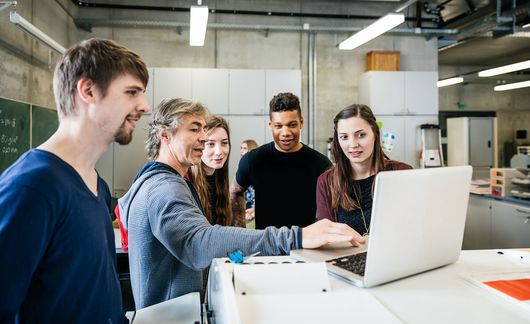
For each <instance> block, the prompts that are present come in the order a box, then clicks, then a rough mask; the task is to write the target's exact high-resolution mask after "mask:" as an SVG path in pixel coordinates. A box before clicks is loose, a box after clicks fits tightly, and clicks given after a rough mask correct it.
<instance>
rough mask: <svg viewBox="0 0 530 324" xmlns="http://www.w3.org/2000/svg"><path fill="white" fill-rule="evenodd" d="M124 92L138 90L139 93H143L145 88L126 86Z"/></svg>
mask: <svg viewBox="0 0 530 324" xmlns="http://www.w3.org/2000/svg"><path fill="white" fill-rule="evenodd" d="M125 90H138V91H141V92H145V88H143V87H138V86H126V87H125Z"/></svg>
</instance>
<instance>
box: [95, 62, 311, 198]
mask: <svg viewBox="0 0 530 324" xmlns="http://www.w3.org/2000/svg"><path fill="white" fill-rule="evenodd" d="M301 88H302V77H301V71H300V70H231V69H191V68H150V69H149V83H148V86H147V89H146V99H147V102H148V103H149V105H150V108H151V109H153V108H154V107H156V106H157V105H158V104H159V103H160V101H161V100H162V99H164V98H175V97H182V98H191V99H193V100H198V101H201V102H203V103H204V104H205V105H206V106H207V107H208V109H209V110H210V112H211V113H213V114H218V115H222V116H223V117H225V118H226V119H227V121H228V123H229V125H230V128H231V144H232V148H231V154H230V175H231V177H233V176H234V175H235V171H236V170H237V165H238V163H239V159H240V157H239V146H240V144H241V141H242V140H244V139H254V140H255V141H256V142H257V143H258V144H259V145H262V144H264V143H268V142H270V141H271V140H272V136H271V131H270V129H269V127H268V121H269V109H268V103H269V101H270V99H272V97H273V96H274V95H276V94H277V93H279V92H292V93H294V94H296V95H298V96H299V97H300V95H301ZM300 99H302V98H300ZM149 118H150V115H144V116H143V117H142V118H141V119H140V121H139V122H138V123H137V127H136V129H135V130H134V134H133V140H132V142H131V143H130V144H128V145H126V146H121V145H119V144H116V143H114V144H113V145H111V146H110V148H109V150H108V151H107V152H106V153H105V154H103V156H101V158H100V159H99V160H98V162H97V164H96V169H97V170H98V173H99V174H100V176H101V177H102V178H103V179H104V180H105V181H106V182H107V184H108V185H109V188H110V190H111V193H112V195H113V196H114V197H121V196H122V195H123V194H124V193H125V192H126V191H127V190H128V189H129V187H130V185H131V183H132V179H133V178H134V176H135V175H136V173H137V172H138V170H139V169H140V167H141V165H142V164H143V163H145V162H147V154H146V153H145V148H144V146H145V140H146V139H147V131H146V129H145V128H146V126H147V122H148V121H149Z"/></svg>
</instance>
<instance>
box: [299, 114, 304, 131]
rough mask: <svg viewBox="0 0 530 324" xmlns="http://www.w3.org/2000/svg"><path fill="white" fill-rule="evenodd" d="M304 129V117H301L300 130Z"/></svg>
mask: <svg viewBox="0 0 530 324" xmlns="http://www.w3.org/2000/svg"><path fill="white" fill-rule="evenodd" d="M303 127H304V117H302V116H300V128H303Z"/></svg>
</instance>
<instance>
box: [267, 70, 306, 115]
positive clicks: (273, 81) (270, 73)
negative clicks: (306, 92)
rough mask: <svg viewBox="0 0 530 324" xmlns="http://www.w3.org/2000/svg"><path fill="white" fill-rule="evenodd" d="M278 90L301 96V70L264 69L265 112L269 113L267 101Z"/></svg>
mask: <svg viewBox="0 0 530 324" xmlns="http://www.w3.org/2000/svg"><path fill="white" fill-rule="evenodd" d="M280 92H291V93H293V94H295V95H296V96H298V98H301V97H302V71H300V70H266V71H265V112H264V113H265V114H268V113H269V102H270V101H271V99H272V97H274V96H275V95H277V94H278V93H280Z"/></svg>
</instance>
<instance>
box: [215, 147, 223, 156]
mask: <svg viewBox="0 0 530 324" xmlns="http://www.w3.org/2000/svg"><path fill="white" fill-rule="evenodd" d="M214 153H215V155H221V154H222V153H223V150H222V149H221V145H215V147H214Z"/></svg>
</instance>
